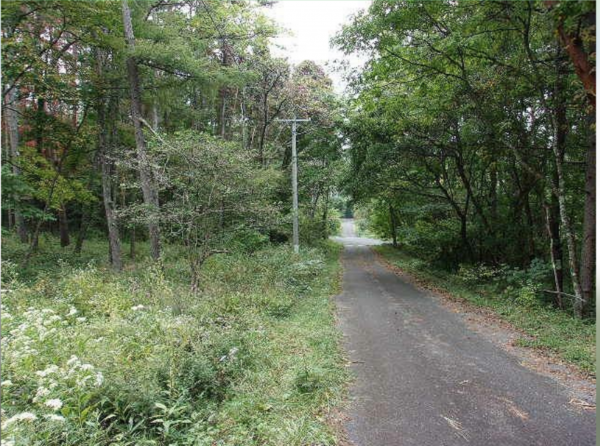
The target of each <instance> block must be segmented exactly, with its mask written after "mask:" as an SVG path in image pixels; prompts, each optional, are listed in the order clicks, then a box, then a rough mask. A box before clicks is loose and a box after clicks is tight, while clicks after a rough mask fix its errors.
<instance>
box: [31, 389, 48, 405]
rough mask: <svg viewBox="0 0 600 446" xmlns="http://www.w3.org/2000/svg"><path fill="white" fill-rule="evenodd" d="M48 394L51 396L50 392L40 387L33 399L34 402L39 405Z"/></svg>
mask: <svg viewBox="0 0 600 446" xmlns="http://www.w3.org/2000/svg"><path fill="white" fill-rule="evenodd" d="M48 394H50V390H48V389H47V388H45V387H38V389H37V392H35V396H34V397H33V402H34V403H37V402H38V401H39V400H40V398H43V397H45V396H46V395H48Z"/></svg>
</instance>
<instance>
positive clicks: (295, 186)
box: [277, 116, 310, 254]
mask: <svg viewBox="0 0 600 446" xmlns="http://www.w3.org/2000/svg"><path fill="white" fill-rule="evenodd" d="M277 121H278V122H291V123H292V218H293V223H292V225H293V233H292V242H293V244H294V252H295V253H296V254H298V252H299V251H300V240H299V239H300V238H299V236H298V154H297V153H296V124H297V123H298V122H309V121H310V119H297V118H296V117H295V116H294V118H293V119H277Z"/></svg>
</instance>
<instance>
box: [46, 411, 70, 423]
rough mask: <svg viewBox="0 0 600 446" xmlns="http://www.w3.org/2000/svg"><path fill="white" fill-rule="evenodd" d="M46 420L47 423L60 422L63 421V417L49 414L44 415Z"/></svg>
mask: <svg viewBox="0 0 600 446" xmlns="http://www.w3.org/2000/svg"><path fill="white" fill-rule="evenodd" d="M46 419H47V420H48V421H60V422H62V421H65V417H62V416H60V415H56V414H53V413H51V414H50V415H46Z"/></svg>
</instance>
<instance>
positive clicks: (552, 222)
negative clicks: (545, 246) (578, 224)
mask: <svg viewBox="0 0 600 446" xmlns="http://www.w3.org/2000/svg"><path fill="white" fill-rule="evenodd" d="M544 207H545V211H546V229H547V230H548V237H549V238H550V260H551V261H552V273H553V275H554V288H555V290H556V299H555V301H554V303H555V305H556V306H557V307H558V308H561V309H562V308H564V303H563V300H562V293H563V282H564V278H563V268H562V261H563V253H562V244H561V240H560V221H559V218H560V217H559V210H558V200H557V199H556V197H555V196H554V194H552V202H551V203H550V204H549V205H546V206H544Z"/></svg>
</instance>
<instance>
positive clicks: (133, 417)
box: [2, 237, 347, 446]
mask: <svg viewBox="0 0 600 446" xmlns="http://www.w3.org/2000/svg"><path fill="white" fill-rule="evenodd" d="M6 239H7V237H5V241H4V252H3V259H4V261H3V281H4V283H3V289H4V290H6V291H5V292H4V294H3V301H2V381H3V383H2V394H3V395H2V409H3V411H2V438H3V444H5V443H7V444H14V445H16V446H18V445H59V444H60V445H82V444H85V445H134V444H135V445H309V444H322V445H326V444H335V442H336V438H335V435H336V434H335V432H334V430H333V429H332V428H331V427H330V426H329V425H328V423H327V417H328V414H329V413H330V412H331V411H332V410H333V409H334V408H335V407H336V406H337V405H338V404H340V403H341V401H342V400H343V396H344V388H345V382H346V380H347V375H346V372H345V368H344V362H343V357H342V355H341V351H340V349H339V343H338V341H339V339H338V332H337V329H336V328H335V325H334V316H333V302H332V300H331V299H330V297H331V296H332V295H333V294H335V293H337V292H338V288H339V262H338V257H339V249H340V248H339V246H337V245H335V244H332V243H323V244H320V245H319V246H318V247H313V248H306V249H303V250H302V252H301V253H300V254H299V255H297V256H296V255H293V254H292V253H290V250H289V247H287V246H267V247H266V248H263V249H261V250H259V251H257V252H254V253H253V254H247V253H235V252H234V253H231V254H228V255H218V256H214V257H212V258H211V259H210V260H209V261H208V262H207V263H206V265H205V267H204V268H203V289H202V292H200V293H199V294H196V295H194V294H191V293H190V291H189V285H188V280H189V276H188V272H187V266H186V263H185V261H184V260H182V257H181V255H180V253H179V251H178V250H177V249H176V248H174V247H168V246H167V247H165V255H164V260H163V262H162V265H153V264H151V263H150V262H148V261H147V260H145V261H140V262H138V263H135V264H134V263H132V262H131V261H129V262H127V265H126V268H125V271H124V272H122V273H121V274H116V273H114V272H112V271H111V270H110V269H109V268H108V267H107V265H106V263H105V261H98V260H97V259H105V258H106V252H107V251H106V248H107V247H106V245H105V244H104V243H101V242H96V241H91V242H90V243H86V245H85V246H84V251H83V253H82V255H81V256H80V257H78V256H74V255H72V254H71V251H70V248H69V249H68V250H67V249H66V248H65V249H62V248H60V247H59V246H57V244H56V241H55V240H52V239H48V240H45V241H44V243H43V244H42V245H41V252H40V254H39V255H38V256H37V257H35V258H34V259H33V261H32V263H31V265H30V266H29V267H28V268H22V267H21V266H19V260H20V256H21V255H22V249H21V248H20V247H18V244H17V243H16V242H15V241H14V240H10V239H9V240H6ZM145 249H147V248H146V247H143V249H142V250H140V255H139V257H141V256H142V255H143V252H144V250H145ZM11 442H14V443H11Z"/></svg>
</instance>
